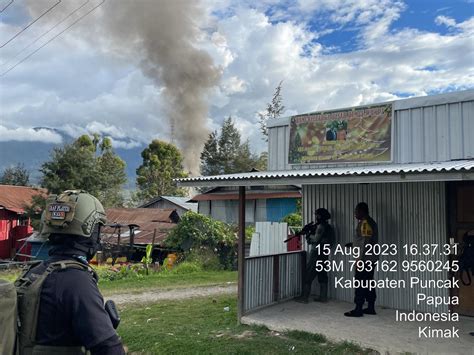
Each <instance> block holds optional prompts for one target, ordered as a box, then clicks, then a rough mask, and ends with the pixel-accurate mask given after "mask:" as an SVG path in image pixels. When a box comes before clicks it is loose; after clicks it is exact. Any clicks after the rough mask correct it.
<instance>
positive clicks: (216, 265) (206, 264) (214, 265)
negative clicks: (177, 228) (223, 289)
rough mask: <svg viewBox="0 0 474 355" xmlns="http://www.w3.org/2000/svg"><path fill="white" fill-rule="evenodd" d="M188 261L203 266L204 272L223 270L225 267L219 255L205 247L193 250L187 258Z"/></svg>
mask: <svg viewBox="0 0 474 355" xmlns="http://www.w3.org/2000/svg"><path fill="white" fill-rule="evenodd" d="M185 258H186V261H190V262H194V263H197V264H199V265H201V266H202V268H203V269H204V270H211V271H217V270H222V269H223V265H221V261H220V259H219V256H218V255H217V253H216V252H215V251H213V250H209V249H207V248H205V247H200V248H199V249H193V250H191V251H190V252H189V253H188V254H187V255H186V256H185Z"/></svg>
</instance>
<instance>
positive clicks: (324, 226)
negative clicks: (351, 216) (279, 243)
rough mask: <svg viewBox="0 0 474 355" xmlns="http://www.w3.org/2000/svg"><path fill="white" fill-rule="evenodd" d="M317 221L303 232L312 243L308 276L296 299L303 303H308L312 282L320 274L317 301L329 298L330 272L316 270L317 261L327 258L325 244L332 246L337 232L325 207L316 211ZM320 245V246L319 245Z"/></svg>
mask: <svg viewBox="0 0 474 355" xmlns="http://www.w3.org/2000/svg"><path fill="white" fill-rule="evenodd" d="M314 214H315V217H316V223H312V222H311V223H310V224H307V225H306V226H304V227H303V230H302V231H301V232H300V233H301V234H304V235H306V241H307V242H308V244H309V245H311V251H310V253H309V261H308V263H307V266H306V276H305V282H304V285H303V293H302V294H301V296H300V297H297V298H296V299H295V301H297V302H301V303H308V298H309V294H310V293H311V284H312V283H313V280H314V279H315V278H316V276H318V282H319V287H320V292H319V297H318V298H315V299H314V300H315V301H316V302H327V300H328V274H327V272H326V271H325V270H322V271H320V272H317V271H316V262H317V261H318V260H327V259H328V256H327V255H324V253H323V250H325V248H324V246H325V245H326V246H328V247H331V246H332V244H333V243H334V239H335V234H334V228H333V227H332V226H331V225H330V224H329V222H328V220H329V219H331V214H330V213H329V211H328V210H327V209H325V208H318V209H317V210H316V212H315V213H314ZM318 245H319V247H318Z"/></svg>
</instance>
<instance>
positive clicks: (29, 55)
mask: <svg viewBox="0 0 474 355" xmlns="http://www.w3.org/2000/svg"><path fill="white" fill-rule="evenodd" d="M105 1H106V0H102V1H101V2H100V3H99V4H98V5H96V6H94V7H93V8H92V9H90V10H89V11H87V12H86V13H85V14H84V15H82V16H81V17H79V18H78V19H77V20H75V21H74V22H73V23H71V24H70V25H69V26H68V27H66V28H65V29H64V30H62V31H61V32H59V33H58V34H56V35H55V36H54V37H52V38H51V39H49V40H48V41H47V42H45V43H44V44H42V45H41V46H40V47H38V48H36V49H35V50H34V51H33V52H31V53H30V54H28V55H27V56H26V57H25V58H23V59H22V60H20V61H19V62H17V63H16V64H15V65H13V66H12V67H10V68H9V69H7V70H6V71H4V72H3V73H1V74H0V77H2V76H4V75H5V74H7V73H9V72H10V71H12V70H13V69H15V68H16V67H17V66H19V65H20V64H21V63H23V62H24V61H25V60H27V59H28V58H30V57H31V56H32V55H33V54H35V53H36V52H38V51H39V50H40V49H41V48H43V47H45V46H46V45H48V44H49V43H51V42H52V41H53V40H55V39H56V38H58V37H59V36H60V35H62V34H63V33H64V32H66V31H67V30H68V29H70V28H71V27H72V26H74V25H75V24H76V23H78V22H79V21H81V20H82V19H83V18H84V17H86V16H87V15H89V14H90V13H91V12H92V11H94V10H95V9H97V8H98V7H99V6H101V5H102V4H103V3H104V2H105Z"/></svg>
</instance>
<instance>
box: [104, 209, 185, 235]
mask: <svg viewBox="0 0 474 355" xmlns="http://www.w3.org/2000/svg"><path fill="white" fill-rule="evenodd" d="M105 213H106V215H107V222H108V223H109V224H115V223H116V224H120V225H123V227H121V229H120V232H121V237H120V244H128V243H129V240H130V237H129V228H128V225H129V224H137V225H138V226H139V227H138V229H137V230H136V231H135V244H149V243H151V242H152V240H153V233H154V230H155V229H156V239H155V243H157V244H159V243H160V242H161V241H163V240H164V239H165V238H166V236H167V235H168V232H169V230H170V229H172V228H174V227H175V226H176V222H177V221H178V220H179V216H178V214H177V213H176V210H173V209H159V208H109V209H107V210H106V211H105ZM117 232H118V229H117V228H115V227H111V226H106V227H104V228H103V229H102V233H103V237H102V240H103V241H105V242H109V243H113V244H115V243H116V241H117Z"/></svg>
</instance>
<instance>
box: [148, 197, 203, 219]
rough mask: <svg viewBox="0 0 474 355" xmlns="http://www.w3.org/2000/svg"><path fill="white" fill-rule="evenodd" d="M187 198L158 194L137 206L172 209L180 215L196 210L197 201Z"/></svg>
mask: <svg viewBox="0 0 474 355" xmlns="http://www.w3.org/2000/svg"><path fill="white" fill-rule="evenodd" d="M188 200H189V198H187V197H180V196H159V197H157V198H154V199H153V200H150V201H148V202H146V203H144V204H143V205H141V206H139V208H160V209H173V210H176V213H178V216H180V217H181V216H182V215H183V214H185V213H186V212H188V211H193V212H197V210H198V205H197V203H195V202H192V201H188Z"/></svg>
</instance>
